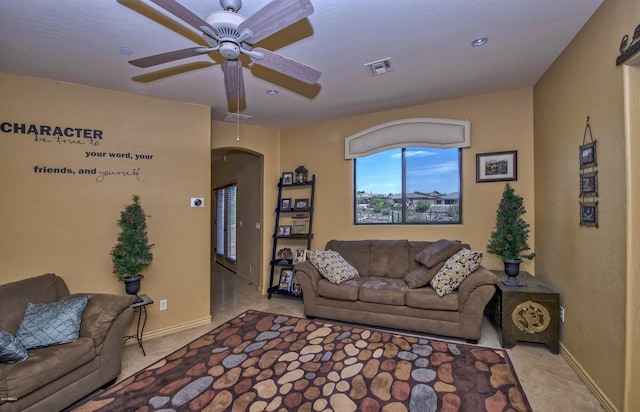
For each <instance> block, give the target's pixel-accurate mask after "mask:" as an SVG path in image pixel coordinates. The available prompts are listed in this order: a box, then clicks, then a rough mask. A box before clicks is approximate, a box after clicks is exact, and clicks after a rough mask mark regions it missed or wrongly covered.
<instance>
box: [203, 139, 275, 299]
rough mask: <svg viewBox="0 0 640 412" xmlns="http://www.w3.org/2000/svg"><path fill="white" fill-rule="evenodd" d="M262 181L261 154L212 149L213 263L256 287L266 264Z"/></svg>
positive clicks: (229, 149)
mask: <svg viewBox="0 0 640 412" xmlns="http://www.w3.org/2000/svg"><path fill="white" fill-rule="evenodd" d="M262 182H263V156H262V155H260V154H258V153H255V152H251V151H247V150H242V149H237V148H221V149H215V150H212V152H211V184H212V195H213V196H212V197H213V199H215V201H214V202H213V204H212V208H211V214H212V215H211V222H212V227H211V256H212V257H213V262H212V264H221V265H222V266H224V267H225V268H228V269H229V270H231V271H232V272H233V273H235V274H236V275H237V276H238V277H241V278H243V279H245V280H247V281H248V282H250V283H253V284H254V285H256V287H259V286H260V279H261V278H262V266H263V265H262V249H263V246H262V225H261V220H262V214H263V212H262V209H263V201H262V199H263V188H262V185H263V184H262ZM212 276H215V274H214V271H212ZM212 298H214V297H213V296H212Z"/></svg>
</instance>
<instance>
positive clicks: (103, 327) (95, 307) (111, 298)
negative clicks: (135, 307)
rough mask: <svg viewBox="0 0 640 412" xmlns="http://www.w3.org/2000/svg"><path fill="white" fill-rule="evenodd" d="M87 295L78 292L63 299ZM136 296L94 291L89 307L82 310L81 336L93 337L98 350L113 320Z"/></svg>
mask: <svg viewBox="0 0 640 412" xmlns="http://www.w3.org/2000/svg"><path fill="white" fill-rule="evenodd" d="M84 296H87V294H86V293H76V294H72V295H69V296H66V297H65V298H63V299H62V300H69V299H75V298H78V297H84ZM135 300H136V297H135V296H133V295H110V294H104V293H92V294H91V299H90V300H89V302H88V303H87V307H86V308H85V309H84V312H82V322H81V323H80V336H86V337H90V338H91V339H93V343H94V345H95V346H96V349H97V350H98V352H100V350H101V349H102V344H103V343H104V339H105V338H106V336H107V333H108V332H109V328H110V327H111V325H112V324H113V321H114V320H115V319H116V318H117V317H118V315H120V313H122V311H123V310H125V309H126V308H127V307H129V306H130V305H131V304H132V303H133V302H134V301H135Z"/></svg>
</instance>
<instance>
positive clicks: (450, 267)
mask: <svg viewBox="0 0 640 412" xmlns="http://www.w3.org/2000/svg"><path fill="white" fill-rule="evenodd" d="M481 262H482V252H476V251H474V250H469V249H462V250H461V251H459V252H458V253H456V254H455V255H453V256H451V257H450V258H449V259H447V261H446V262H445V264H444V266H443V267H442V269H440V271H439V272H438V273H437V274H436V275H435V276H434V277H433V279H432V280H431V282H430V284H431V286H432V287H433V289H434V290H435V291H436V293H437V294H438V296H440V297H442V296H444V295H446V294H448V293H451V292H453V291H454V290H456V288H457V287H458V286H460V284H461V283H462V281H463V280H465V278H466V277H467V276H469V274H470V273H471V272H473V271H474V270H476V269H477V268H478V266H479V265H480V263H481Z"/></svg>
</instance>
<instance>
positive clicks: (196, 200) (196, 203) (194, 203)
mask: <svg viewBox="0 0 640 412" xmlns="http://www.w3.org/2000/svg"><path fill="white" fill-rule="evenodd" d="M191 207H204V197H192V198H191Z"/></svg>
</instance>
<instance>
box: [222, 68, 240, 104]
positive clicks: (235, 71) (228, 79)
mask: <svg viewBox="0 0 640 412" xmlns="http://www.w3.org/2000/svg"><path fill="white" fill-rule="evenodd" d="M222 71H223V73H224V88H225V90H226V91H227V101H228V102H232V101H237V100H242V99H244V78H243V77H242V62H241V61H240V60H225V61H224V62H223V63H222Z"/></svg>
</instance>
